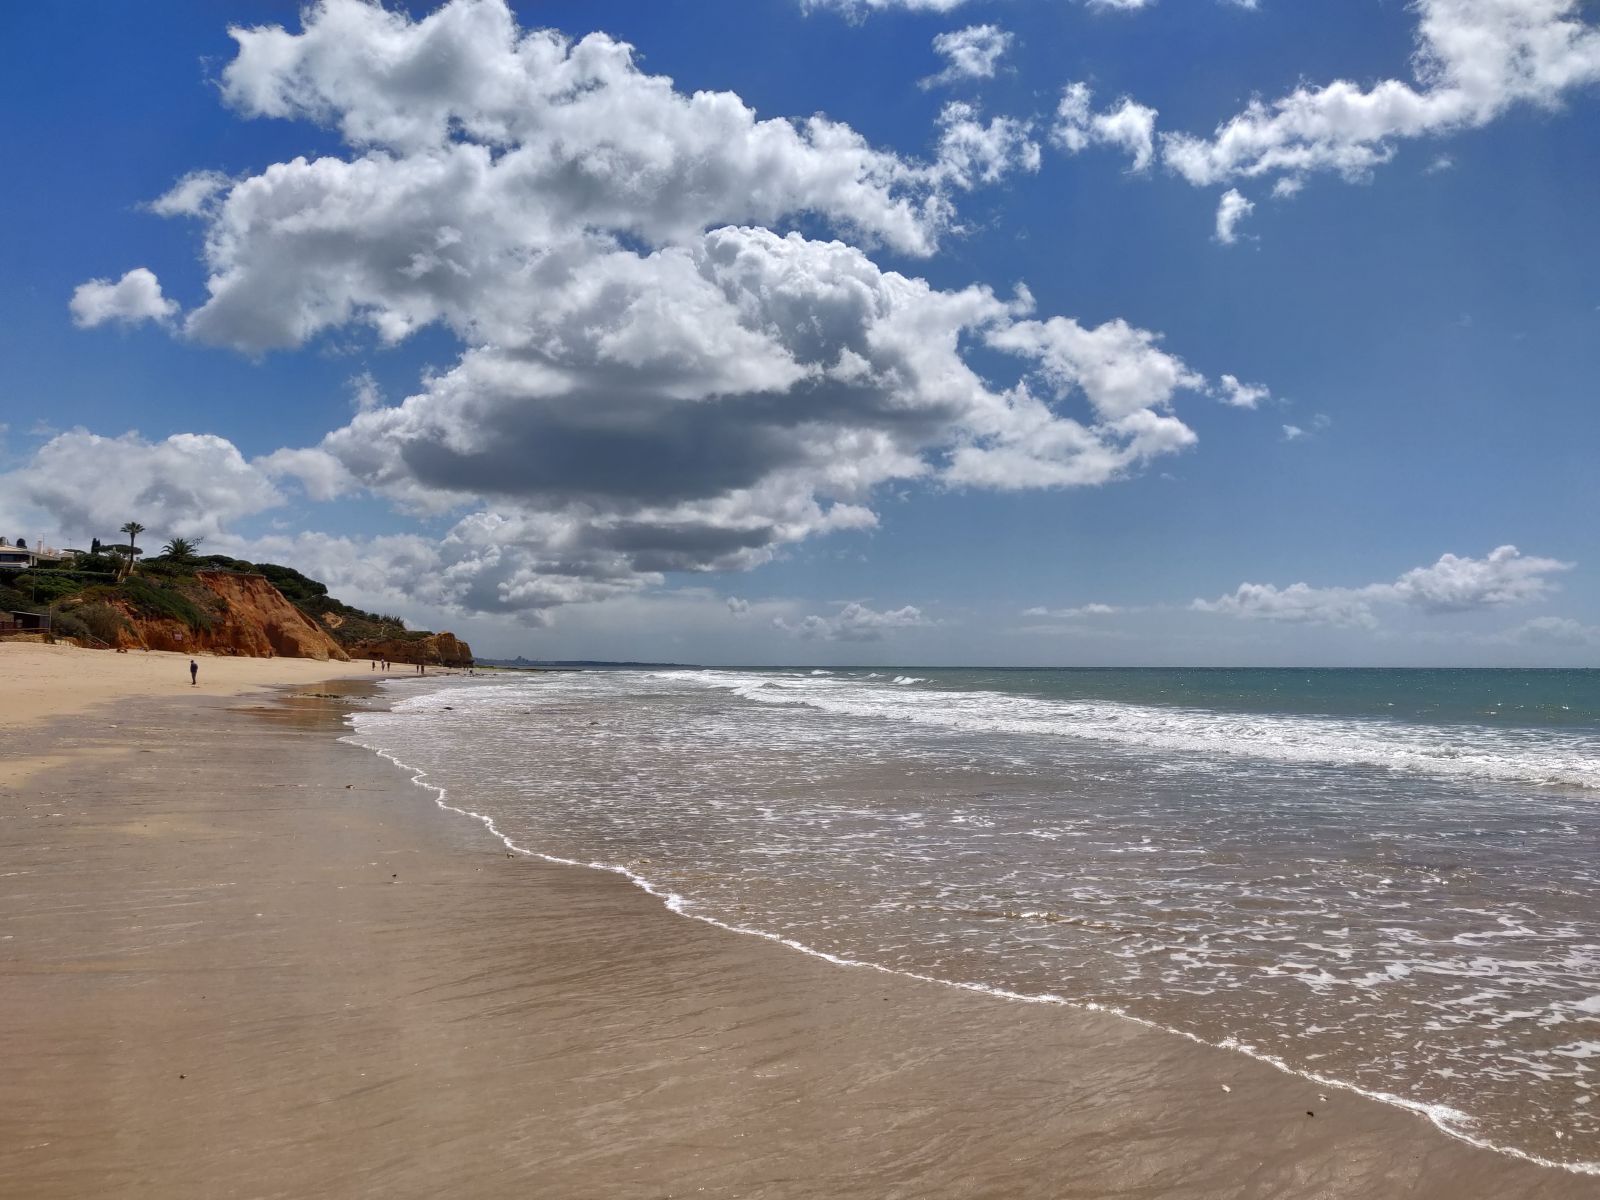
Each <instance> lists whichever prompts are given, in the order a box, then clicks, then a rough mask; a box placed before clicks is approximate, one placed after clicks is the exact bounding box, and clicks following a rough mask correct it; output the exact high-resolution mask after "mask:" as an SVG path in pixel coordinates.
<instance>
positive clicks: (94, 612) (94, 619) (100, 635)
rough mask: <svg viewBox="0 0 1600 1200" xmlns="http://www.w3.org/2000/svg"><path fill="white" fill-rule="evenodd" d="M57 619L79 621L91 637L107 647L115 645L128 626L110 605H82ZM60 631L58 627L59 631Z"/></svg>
mask: <svg viewBox="0 0 1600 1200" xmlns="http://www.w3.org/2000/svg"><path fill="white" fill-rule="evenodd" d="M56 619H57V621H60V620H64V619H72V620H75V621H77V622H78V623H79V624H80V625H82V626H83V628H84V629H85V630H86V631H87V632H88V633H89V635H90V636H91V637H93V638H95V639H96V640H97V641H102V642H105V643H106V644H107V645H115V644H116V641H117V635H118V634H119V633H121V632H122V630H123V629H124V628H125V627H126V626H127V622H126V621H125V620H123V617H122V614H121V613H120V612H118V611H117V610H116V609H114V608H112V607H111V605H109V604H80V605H78V606H77V607H76V608H74V609H71V610H70V611H67V612H64V613H61V614H60V615H59V616H58V617H57V618H56ZM59 629H60V626H59V625H58V626H57V630H58V631H59Z"/></svg>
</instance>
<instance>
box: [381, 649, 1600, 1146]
mask: <svg viewBox="0 0 1600 1200" xmlns="http://www.w3.org/2000/svg"><path fill="white" fill-rule="evenodd" d="M412 688H413V685H411V684H410V683H409V682H407V683H401V684H398V685H396V691H395V694H396V696H397V697H399V698H398V699H397V701H396V703H394V704H393V706H392V707H391V708H390V709H388V710H387V711H369V712H362V713H358V714H357V715H355V716H354V717H353V718H352V720H353V726H354V731H353V733H352V734H351V735H350V740H352V741H354V742H356V743H358V744H360V745H363V746H366V747H368V748H370V749H372V750H374V751H377V752H379V753H381V754H383V755H385V756H387V757H389V758H391V759H393V760H394V761H395V762H397V763H399V764H401V765H402V766H404V767H406V768H409V769H410V770H411V771H412V772H413V773H414V774H415V776H416V778H417V780H418V782H419V783H421V784H423V785H424V786H427V787H430V788H432V789H435V794H436V795H437V796H438V797H439V800H440V803H441V804H442V805H444V806H446V807H448V808H452V809H455V810H458V811H460V812H462V813H465V814H469V815H472V816H475V817H477V818H478V819H479V820H481V821H483V822H484V823H485V824H487V825H488V826H489V827H490V828H491V829H492V830H493V831H494V832H495V833H497V834H498V835H499V836H500V837H502V838H503V839H504V840H505V841H506V842H507V843H508V844H509V845H511V846H514V847H515V848H517V849H519V850H522V851H525V852H528V853H533V854H538V855H542V856H544V857H547V858H550V859H553V860H557V861H562V862H572V863H580V864H584V865H589V866H594V867H598V868H602V869H608V870H613V871H616V872H619V873H621V874H624V875H626V876H627V877H629V878H630V879H632V880H633V881H634V882H635V883H637V884H638V885H639V886H641V887H644V888H646V889H647V890H649V891H650V892H652V893H654V894H655V895H658V896H659V897H661V898H662V900H663V902H664V903H665V904H667V905H668V906H669V907H670V908H671V909H672V910H674V911H675V912H678V913H681V914H683V915H684V916H686V917H692V918H699V919H702V920H706V921H711V922H714V923H716V924H719V925H723V926H725V927H728V928H730V929H734V930H738V931H740V932H745V933H753V934H759V935H762V936H766V937H769V938H773V939H776V940H780V941H782V942H784V943H785V944H787V945H789V946H791V947H793V948H794V949H795V950H797V951H804V952H806V953H810V954H814V955H819V956H822V957H826V958H828V959H831V960H833V961H835V962H838V963H840V964H841V965H867V966H870V967H875V968H879V969H882V970H885V971H891V972H896V973H903V974H906V975H912V976H916V977H919V978H924V979H932V980H937V981H941V982H944V983H948V984H950V985H952V986H959V987H965V988H972V989H978V990H982V991H986V992H990V993H992V994H993V995H994V997H995V1004H996V1006H997V1007H996V1012H997V1019H1003V1018H1001V1017H1000V1014H1001V1013H1003V1006H1004V1005H1006V1004H1007V1003H1017V1002H1024V1001H1026V1002H1034V1003H1052V1004H1063V1005H1070V1006H1080V1007H1084V1008H1091V1009H1097V1010H1104V1011H1112V1012H1115V1013H1119V1014H1122V1015H1124V1016H1126V1017H1128V1018H1129V1019H1133V1020H1137V1021H1141V1022H1145V1023H1148V1024H1151V1025H1155V1026H1160V1027H1162V1028H1165V1029H1168V1030H1171V1031H1173V1032H1174V1033H1176V1034H1180V1035H1183V1036H1186V1037H1189V1038H1192V1039H1195V1040H1198V1041H1201V1042H1204V1043H1208V1044H1211V1045H1214V1046H1220V1047H1224V1048H1227V1049H1230V1050H1233V1051H1236V1052H1238V1053H1240V1054H1245V1055H1249V1056H1251V1057H1253V1058H1257V1059H1261V1060H1265V1061H1267V1062H1270V1063H1272V1064H1274V1065H1276V1066H1278V1067H1279V1068H1281V1069H1283V1070H1285V1071H1290V1072H1294V1073H1296V1074H1299V1075H1302V1076H1306V1077H1308V1078H1310V1079H1313V1080H1316V1081H1318V1082H1320V1083H1322V1084H1325V1085H1326V1086H1327V1087H1329V1088H1344V1089H1349V1090H1351V1091H1355V1092H1360V1093H1363V1094H1365V1095H1368V1096H1371V1097H1375V1098H1378V1099H1380V1100H1383V1101H1385V1102H1387V1103H1390V1104H1394V1105H1397V1106H1400V1107H1402V1108H1406V1109H1410V1110H1412V1111H1413V1112H1415V1113H1417V1114H1419V1115H1421V1116H1425V1117H1427V1118H1428V1119H1430V1120H1432V1121H1433V1122H1434V1123H1435V1124H1436V1125H1437V1126H1439V1127H1440V1128H1441V1129H1443V1130H1444V1131H1446V1132H1448V1133H1450V1134H1452V1135H1454V1136H1456V1137H1459V1138H1463V1139H1465V1140H1468V1141H1471V1142H1474V1143H1476V1144H1478V1145H1482V1146H1487V1147H1491V1148H1494V1149H1497V1150H1499V1151H1501V1152H1503V1153H1508V1154H1513V1155H1516V1156H1519V1157H1524V1158H1529V1159H1533V1160H1536V1161H1540V1162H1543V1163H1546V1164H1550V1165H1556V1166H1561V1167H1564V1168H1566V1169H1569V1170H1574V1171H1579V1172H1583V1173H1588V1174H1596V1175H1600V1101H1597V1098H1596V1093H1597V1088H1596V1083H1597V1080H1600V1075H1597V1069H1600V671H1592V670H1571V671H1561V670H1544V671H1523V670H1440V671H1429V670H1292V669H1273V670H1189V669H1185V670H1145V669H1130V670H975V669H959V670H952V669H938V670H935V669H925V668H900V669H889V668H873V669H866V668H862V669H844V668H836V669H820V668H806V667H800V668H771V669H760V670H754V669H740V670H687V669H686V670H662V671H652V670H628V671H582V672H572V673H551V674H540V675H525V676H523V675H519V676H513V677H511V678H510V679H507V678H505V677H499V678H494V679H465V678H463V679H454V680H451V681H450V682H449V683H448V684H446V685H443V686H439V687H438V688H437V690H431V691H427V692H425V693H420V694H418V693H416V692H414V690H412Z"/></svg>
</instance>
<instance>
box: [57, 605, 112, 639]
mask: <svg viewBox="0 0 1600 1200" xmlns="http://www.w3.org/2000/svg"><path fill="white" fill-rule="evenodd" d="M50 631H51V632H52V633H54V634H55V635H56V636H57V637H68V638H77V639H78V640H79V641H84V642H87V641H90V640H92V639H93V638H94V631H93V630H91V629H90V628H89V626H88V624H87V623H86V622H85V621H84V619H83V618H82V617H80V616H79V615H78V614H77V613H75V612H55V613H51V614H50ZM100 640H101V641H105V640H106V639H105V638H101V639H100Z"/></svg>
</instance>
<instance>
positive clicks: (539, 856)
mask: <svg viewBox="0 0 1600 1200" xmlns="http://www.w3.org/2000/svg"><path fill="white" fill-rule="evenodd" d="M344 740H347V741H350V742H351V743H352V744H354V745H358V746H359V745H362V743H361V742H359V741H357V740H356V739H355V738H354V736H353V735H352V736H349V737H347V738H346V739H344ZM366 748H367V749H369V750H370V751H371V752H372V753H374V754H376V755H377V756H378V757H380V758H383V759H385V760H387V761H389V762H391V763H393V764H394V765H395V766H396V767H397V768H399V769H400V770H402V771H404V772H406V773H407V774H409V775H410V776H411V782H412V783H413V784H415V785H416V786H418V787H420V788H423V789H424V790H426V791H428V792H431V793H433V795H434V801H435V803H436V804H437V805H438V806H439V808H440V809H441V810H443V811H445V812H448V813H454V814H457V815H459V816H462V817H466V818H469V819H470V820H472V821H475V822H477V823H479V824H480V825H482V826H483V828H484V829H485V830H486V831H487V832H488V833H489V834H490V835H491V836H493V837H494V838H495V839H496V840H498V841H499V842H500V843H502V844H503V845H504V846H505V847H506V848H507V849H508V850H511V851H513V852H514V853H516V854H519V855H524V856H526V857H528V858H532V859H536V860H539V861H541V862H545V863H550V864H553V865H556V866H561V867H573V868H581V869H585V870H591V871H598V872H601V873H603V874H610V875H615V876H618V877H619V878H621V879H623V880H626V881H627V882H628V883H629V884H631V885H632V886H633V887H635V888H638V889H639V890H640V891H642V892H644V893H645V894H646V895H648V896H650V897H652V898H653V899H655V900H657V901H658V902H659V903H660V904H661V906H662V908H663V909H665V910H666V911H667V912H669V913H671V914H673V915H674V916H678V917H684V918H687V919H689V920H693V921H699V922H702V923H704V924H706V925H710V926H711V927H713V928H715V929H719V930H722V931H724V932H726V933H731V934H738V935H741V936H744V937H752V938H757V939H760V940H762V941H766V942H770V943H773V944H775V945H778V946H782V947H784V948H786V949H788V950H792V951H796V952H798V953H800V954H803V955H805V956H807V957H808V958H812V959H817V960H820V961H822V962H825V963H828V964H830V965H831V966H835V967H842V968H846V969H856V970H866V971H875V972H878V973H880V974H883V975H888V976H891V977H894V978H899V979H908V980H914V981H916V982H919V983H927V984H933V985H936V986H939V987H946V988H952V989H955V990H957V991H963V992H971V993H975V994H978V995H981V996H987V997H989V998H991V999H994V1000H999V1001H1005V1002H1010V1003H1013V1004H1028V1005H1043V1006H1046V1007H1056V1008H1062V1009H1066V1010H1070V1011H1073V1012H1079V1013H1096V1014H1106V1015H1108V1016H1111V1017H1114V1018H1116V1019H1118V1020H1123V1021H1128V1022H1131V1023H1133V1024H1135V1025H1138V1026H1141V1027H1143V1028H1144V1029H1148V1030H1152V1031H1155V1032H1157V1033H1160V1034H1164V1035H1168V1036H1171V1037H1175V1038H1182V1039H1184V1040H1185V1041H1188V1042H1191V1043H1193V1044H1194V1045H1196V1046H1202V1047H1205V1048H1206V1049H1207V1050H1220V1051H1224V1052H1226V1053H1229V1054H1238V1055H1242V1056H1243V1057H1245V1058H1248V1059H1250V1060H1251V1061H1252V1062H1254V1063H1260V1064H1263V1065H1265V1066H1269V1067H1271V1068H1273V1069H1274V1070H1276V1071H1279V1072H1281V1073H1282V1074H1284V1075H1286V1076H1289V1077H1290V1078H1292V1079H1294V1080H1296V1081H1298V1082H1300V1083H1311V1084H1315V1085H1317V1086H1318V1087H1320V1088H1327V1089H1337V1090H1338V1091H1341V1092H1345V1093H1348V1094H1350V1095H1352V1096H1356V1097H1360V1098H1361V1099H1363V1100H1366V1101H1370V1102H1373V1103H1377V1104H1382V1105H1384V1106H1386V1107H1388V1108H1392V1109H1395V1110H1397V1111H1399V1112H1402V1113H1404V1114H1406V1115H1407V1116H1408V1117H1415V1118H1419V1119H1421V1120H1423V1121H1426V1122H1427V1123H1428V1124H1429V1125H1430V1126H1431V1127H1432V1129H1433V1130H1434V1131H1435V1132H1437V1133H1439V1134H1442V1135H1443V1136H1445V1137H1448V1138H1450V1139H1452V1140H1454V1141H1458V1142H1461V1143H1463V1144H1465V1145H1467V1146H1470V1147H1472V1148H1473V1149H1476V1150H1482V1151H1487V1152H1490V1153H1493V1154H1496V1155H1500V1156H1503V1157H1507V1158H1511V1159H1515V1160H1518V1161H1520V1162H1523V1163H1527V1164H1529V1165H1531V1166H1536V1167H1539V1168H1543V1169H1549V1170H1554V1171H1559V1172H1564V1173H1567V1174H1570V1175H1574V1176H1577V1177H1580V1178H1582V1177H1600V1166H1597V1165H1596V1164H1594V1163H1588V1162H1584V1163H1576V1164H1574V1163H1566V1162H1559V1161H1556V1160H1553V1159H1547V1158H1543V1157H1541V1156H1539V1155H1537V1154H1533V1153H1529V1152H1527V1151H1525V1150H1520V1149H1517V1148H1516V1147H1512V1146H1502V1145H1499V1144H1498V1143H1495V1142H1492V1141H1490V1140H1488V1139H1487V1138H1483V1137H1479V1136H1477V1135H1475V1134H1473V1133H1472V1132H1470V1129H1469V1128H1466V1126H1470V1124H1471V1121H1472V1118H1471V1117H1470V1116H1468V1115H1467V1114H1465V1113H1462V1112H1460V1111H1458V1110H1456V1109H1452V1108H1448V1107H1446V1106H1444V1105H1437V1104H1427V1103H1424V1102H1422V1101H1417V1100H1412V1099H1409V1098H1407V1097H1405V1096H1401V1095H1398V1094H1395V1093H1389V1092H1376V1091H1372V1090H1370V1089H1368V1088H1364V1087H1362V1086H1360V1085H1359V1084H1354V1083H1349V1082H1347V1081H1345V1080H1341V1079H1337V1078H1334V1077H1331V1076H1323V1075H1318V1074H1316V1073H1314V1072H1309V1071H1304V1070H1301V1069H1299V1068H1296V1067H1293V1066H1290V1065H1289V1064H1287V1063H1285V1062H1283V1061H1282V1060H1281V1059H1279V1058H1276V1057H1274V1056H1272V1055H1270V1054H1264V1053H1261V1052H1259V1051H1257V1050H1255V1049H1254V1048H1252V1047H1247V1046H1243V1045H1238V1044H1234V1045H1229V1044H1227V1043H1220V1044H1219V1043H1217V1042H1211V1041H1207V1040H1206V1039H1205V1038H1202V1037H1200V1036H1198V1035H1196V1034H1193V1033H1189V1032H1188V1031H1186V1030H1183V1029H1177V1028H1174V1027H1172V1026H1169V1025H1163V1024H1161V1023H1160V1022H1158V1021H1152V1020H1149V1019H1147V1018H1145V1017H1140V1016H1136V1015H1134V1014H1133V1013H1129V1012H1126V1011H1124V1010H1122V1009H1120V1008H1116V1007H1114V1006H1110V1005H1102V1004H1093V1003H1087V1004H1086V1003H1080V1002H1078V1001H1075V1000H1070V999H1068V998H1066V997H1063V996H1058V995H1054V994H1049V993H1044V994H1033V995H1030V994H1026V993H1022V992H1014V991H1008V990H1006V989H1004V988H998V987H993V986H990V985H988V984H983V983H975V982H967V981H961V980H954V979H942V978H939V977H936V976H932V975H924V974H920V973H917V972H915V971H906V970H899V969H896V968H894V967H886V966H883V965H882V964H880V963H875V962H871V961H868V960H865V959H855V958H847V957H843V956H841V955H838V954H833V953H830V952H828V951H825V950H819V949H817V948H815V947H813V946H809V945H807V944H805V943H804V942H801V941H798V940H796V939H794V938H790V937H785V936H784V935H782V934H778V933H773V932H771V931H769V930H765V929H758V928H755V927H753V926H745V925H734V924H730V923H728V922H726V921H722V920H719V919H717V918H715V917H710V916H705V915H703V914H699V913H694V912H690V911H688V909H687V907H686V904H687V901H686V899H685V897H683V896H681V895H679V894H677V893H675V892H672V891H667V890H663V889H662V888H661V887H660V886H658V885H657V884H655V883H654V882H652V881H651V880H650V879H648V878H646V877H645V876H643V875H640V874H638V873H636V872H634V871H631V870H629V869H628V868H626V867H622V866H617V865H613V864H609V863H603V862H584V861H581V860H579V859H572V858H563V857H561V856H559V855H555V854H548V853H545V852H544V851H540V850H536V849H532V848H530V847H528V846H523V845H521V844H519V843H518V842H516V841H515V840H514V839H513V838H512V837H511V836H510V835H508V834H506V833H505V832H503V831H502V830H501V829H500V828H499V826H498V824H497V823H496V822H495V820H494V818H493V817H491V816H489V815H487V814H485V813H480V812H478V811H476V810H474V809H471V808H462V807H460V806H459V805H456V804H452V803H449V800H448V791H447V789H446V788H444V787H443V786H441V785H438V784H434V783H430V782H428V775H427V772H426V771H424V770H423V769H422V768H420V767H414V766H412V765H411V764H409V763H407V762H404V761H402V760H401V759H400V758H398V757H396V756H394V755H392V754H390V753H388V752H387V751H384V750H379V749H376V748H373V747H366ZM1319 1099H1320V1100H1322V1101H1324V1102H1325V1101H1326V1097H1325V1096H1319ZM1307 1115H1310V1114H1309V1113H1308V1114H1307ZM1452 1122H1455V1124H1454V1125H1452Z"/></svg>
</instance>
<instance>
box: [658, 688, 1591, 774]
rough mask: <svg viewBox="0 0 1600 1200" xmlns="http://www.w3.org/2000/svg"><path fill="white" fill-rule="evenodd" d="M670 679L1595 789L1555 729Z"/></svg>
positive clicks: (950, 725) (1144, 739) (1235, 753)
mask: <svg viewBox="0 0 1600 1200" xmlns="http://www.w3.org/2000/svg"><path fill="white" fill-rule="evenodd" d="M664 674H665V675H666V676H667V677H670V678H672V679H675V680H679V681H682V682H686V683H696V684H699V685H701V686H704V687H708V688H723V689H726V690H728V691H730V692H733V693H734V694H735V695H738V696H742V697H744V698H745V699H749V700H755V701H759V702H761V703H766V704H772V703H782V704H796V705H806V706H809V707H812V708H816V709H819V710H821V711H824V712H831V713H838V714H841V715H847V716H855V717H863V718H869V719H876V720H883V721H908V722H912V723H915V724H920V725H927V726H934V727H939V728H944V729H951V730H960V731H967V732H973V733H1012V734H1032V735H1042V736H1049V737H1055V738H1071V739H1079V740H1083V741H1089V742H1095V743H1100V744H1104V745H1113V746H1123V747H1128V748H1132V749H1150V750H1162V751H1168V752H1175V753H1182V754H1192V755H1199V756H1206V757H1217V756H1224V757H1229V758H1236V757H1239V756H1250V757H1255V758H1261V759H1267V760H1271V761H1276V762H1285V763H1303V764H1326V765H1331V766H1362V767H1376V768H1381V769H1387V770H1397V771H1407V772H1417V773H1423V774H1430V775H1436V776H1444V777H1452V778H1463V779H1483V780H1494V781H1498V782H1505V783H1519V784H1529V783H1531V784H1535V785H1539V786H1556V787H1568V788H1579V789H1585V790H1600V740H1597V739H1596V738H1595V737H1594V736H1593V735H1592V734H1587V733H1574V732H1567V731H1556V730H1536V729H1497V728H1490V727H1488V726H1477V725H1451V726H1431V725H1413V724H1406V723H1402V722H1394V721H1376V720H1362V719H1348V718H1335V717H1313V716H1289V715H1276V714H1246V713H1229V712H1223V711H1218V710H1208V709H1196V708H1182V707H1176V706H1174V707H1164V706H1155V705H1136V704H1123V703H1118V702H1115V701H1107V700H1046V699H1036V698H1033V697H1029V696H1019V695H1015V694H1011V693H1003V692H987V691H962V690H957V689H951V688H920V687H916V686H914V685H917V684H923V683H926V682H927V680H926V679H922V678H918V677H916V676H908V675H899V676H896V677H895V679H894V686H892V687H890V686H884V685H882V684H879V683H876V682H873V681H871V680H868V679H862V678H853V679H852V678H826V679H820V678H817V679H813V678H800V679H797V680H795V684H794V687H793V688H791V689H789V690H788V691H787V692H785V693H784V694H782V695H775V694H773V692H772V690H771V689H767V688H765V687H764V685H765V684H766V683H767V682H768V681H769V680H770V676H768V675H764V674H756V673H743V672H737V671H678V672H671V673H664Z"/></svg>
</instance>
